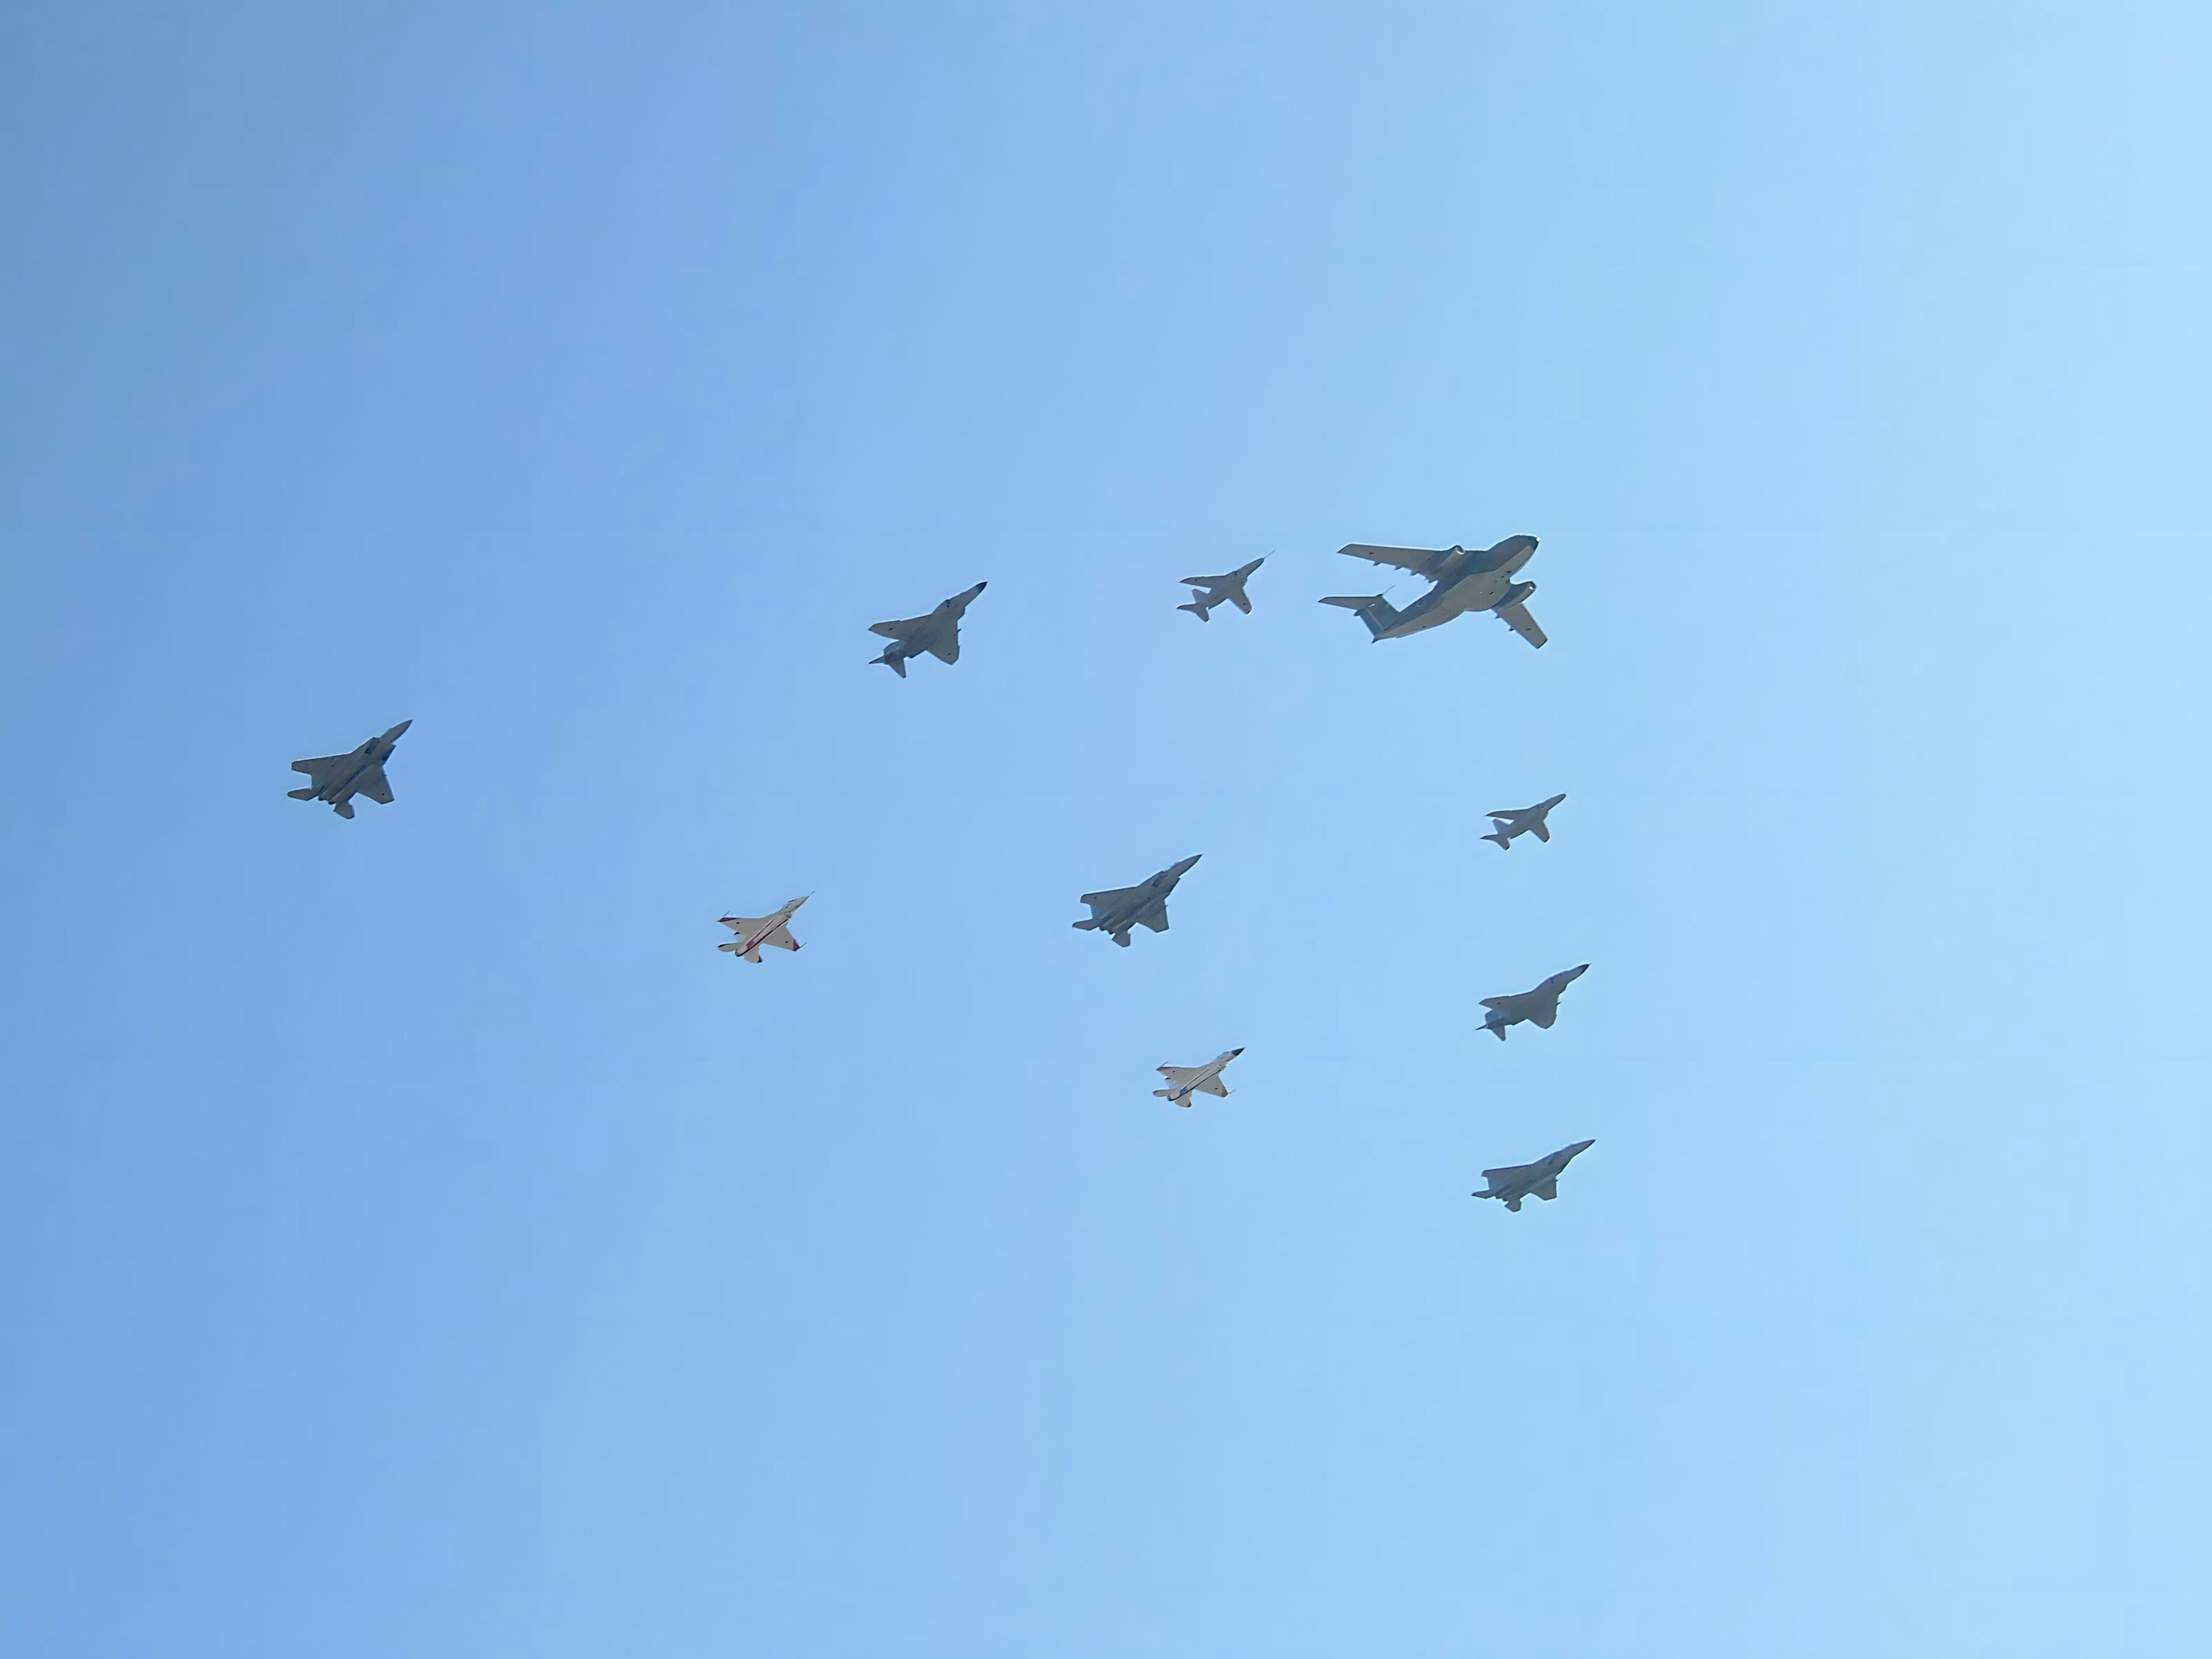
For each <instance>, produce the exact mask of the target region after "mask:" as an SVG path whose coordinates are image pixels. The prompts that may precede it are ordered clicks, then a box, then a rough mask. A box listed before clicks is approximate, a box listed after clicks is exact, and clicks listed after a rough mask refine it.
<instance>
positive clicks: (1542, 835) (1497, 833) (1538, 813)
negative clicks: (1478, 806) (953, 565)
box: [1482, 795, 1566, 853]
mask: <svg viewBox="0 0 2212 1659" xmlns="http://www.w3.org/2000/svg"><path fill="white" fill-rule="evenodd" d="M1565 799H1566V797H1565V795H1554V796H1553V797H1552V798H1551V799H1549V800H1540V801H1538V802H1537V803H1536V804H1535V805H1534V806H1523V807H1521V808H1520V809H1518V810H1517V811H1516V809H1514V808H1512V807H1510V806H1502V807H1499V808H1498V810H1497V811H1494V812H1485V813H1484V814H1483V815H1482V816H1483V817H1486V818H1488V819H1489V820H1490V833H1489V834H1488V835H1486V836H1484V837H1483V840H1485V841H1494V842H1497V843H1498V845H1499V846H1500V847H1503V848H1504V849H1505V850H1506V851H1507V852H1509V853H1510V852H1511V851H1512V850H1513V837H1514V836H1535V838H1536V839H1537V840H1538V841H1549V840H1551V838H1552V831H1551V829H1550V828H1549V827H1548V826H1547V825H1546V823H1544V820H1545V818H1546V817H1549V816H1550V814H1551V811H1552V809H1553V807H1554V806H1557V805H1559V803H1560V802H1561V801H1563V800H1565Z"/></svg>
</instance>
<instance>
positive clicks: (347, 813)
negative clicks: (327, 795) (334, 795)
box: [331, 800, 353, 818]
mask: <svg viewBox="0 0 2212 1659" xmlns="http://www.w3.org/2000/svg"><path fill="white" fill-rule="evenodd" d="M331 811H333V812H336V813H337V815H338V816H339V817H342V818H349V817H352V816H353V803H352V802H351V801H349V800H342V801H339V802H337V803H336V804H335V805H332V806H331Z"/></svg>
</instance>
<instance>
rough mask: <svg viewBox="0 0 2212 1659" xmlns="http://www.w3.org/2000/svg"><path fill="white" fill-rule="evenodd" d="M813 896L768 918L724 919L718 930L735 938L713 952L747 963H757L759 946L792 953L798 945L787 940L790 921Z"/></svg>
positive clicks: (794, 901) (742, 917) (736, 917)
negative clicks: (740, 959) (722, 953)
mask: <svg viewBox="0 0 2212 1659" xmlns="http://www.w3.org/2000/svg"><path fill="white" fill-rule="evenodd" d="M813 896H814V895H813V894H811V893H809V894H807V895H806V896H805V897H804V898H795V899H793V900H792V902H790V903H788V904H787V905H785V906H784V907H783V908H781V910H778V911H777V912H776V913H775V915H772V916H724V917H723V918H722V926H723V927H726V928H728V929H729V930H730V931H731V932H732V933H735V934H736V935H737V937H736V938H735V939H726V940H724V941H723V942H722V943H721V944H720V945H716V946H715V947H714V948H715V949H716V950H717V951H728V952H730V954H731V955H732V956H735V957H743V958H744V960H745V961H747V962H758V961H759V960H760V959H761V946H763V945H774V946H775V948H776V949H777V950H779V951H796V950H797V949H798V948H799V941H798V940H797V939H793V938H792V936H791V919H792V917H793V915H797V914H798V911H799V906H800V905H802V904H804V903H805V902H806V900H807V899H810V898H812V897H813Z"/></svg>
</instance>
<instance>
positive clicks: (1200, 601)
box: [1176, 556, 1267, 622]
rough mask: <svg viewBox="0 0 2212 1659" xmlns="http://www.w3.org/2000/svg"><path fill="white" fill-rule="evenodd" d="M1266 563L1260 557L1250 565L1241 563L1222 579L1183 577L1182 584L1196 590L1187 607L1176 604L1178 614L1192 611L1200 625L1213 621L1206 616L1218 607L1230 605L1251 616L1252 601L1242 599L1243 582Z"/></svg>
mask: <svg viewBox="0 0 2212 1659" xmlns="http://www.w3.org/2000/svg"><path fill="white" fill-rule="evenodd" d="M1265 563H1267V559H1266V557H1265V556H1261V557H1260V558H1256V559H1255V560H1253V561H1252V562H1251V563H1249V564H1240V565H1238V566H1237V568H1236V569H1234V570H1232V571H1231V572H1230V573H1229V574H1227V575H1225V576H1185V577H1184V578H1183V579H1182V585H1183V586H1185V587H1188V588H1193V589H1195V590H1196V591H1195V592H1193V593H1192V594H1191V596H1190V603H1189V604H1188V605H1177V606H1176V610H1178V611H1192V612H1194V613H1195V614H1196V616H1197V617H1198V619H1199V621H1200V622H1212V620H1213V618H1212V617H1209V616H1208V615H1206V612H1208V611H1211V610H1212V609H1213V607H1214V606H1215V605H1235V606H1236V607H1237V609H1238V610H1239V611H1243V613H1244V614H1245V615H1246V616H1248V617H1249V616H1250V615H1251V614H1252V601H1251V600H1250V599H1248V598H1246V597H1245V593H1244V580H1245V578H1246V577H1248V576H1249V575H1250V574H1252V573H1253V572H1254V571H1255V570H1257V569H1258V568H1260V567H1261V565H1263V564H1265Z"/></svg>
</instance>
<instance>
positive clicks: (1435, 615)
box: [1375, 600, 1459, 640]
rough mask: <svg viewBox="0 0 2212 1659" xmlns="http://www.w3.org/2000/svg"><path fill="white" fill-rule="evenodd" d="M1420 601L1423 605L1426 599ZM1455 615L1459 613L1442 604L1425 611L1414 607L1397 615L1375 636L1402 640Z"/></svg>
mask: <svg viewBox="0 0 2212 1659" xmlns="http://www.w3.org/2000/svg"><path fill="white" fill-rule="evenodd" d="M1422 603H1423V604H1424V605H1425V604H1427V601H1426V600H1423V601H1422ZM1457 615H1459V612H1458V611H1454V610H1450V609H1448V608H1447V607H1446V606H1444V605H1437V606H1435V607H1433V608H1432V609H1430V610H1426V611H1424V610H1421V609H1419V608H1418V607H1416V608H1415V609H1413V610H1412V611H1407V613H1406V614H1405V615H1404V616H1402V617H1399V618H1398V620H1397V621H1396V622H1395V623H1392V624H1391V625H1390V626H1389V628H1387V629H1384V630H1383V632H1382V633H1380V634H1377V635H1376V636H1375V637H1376V639H1378V640H1402V639H1404V638H1405V637H1406V635H1408V634H1418V633H1419V632H1420V631H1421V630H1422V629H1427V628H1436V627H1438V626H1440V625H1441V624H1443V623H1448V622H1449V621H1450V620H1451V619H1452V618H1453V617H1456V616H1457Z"/></svg>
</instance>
